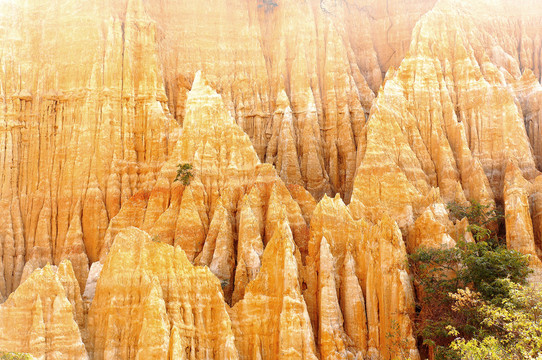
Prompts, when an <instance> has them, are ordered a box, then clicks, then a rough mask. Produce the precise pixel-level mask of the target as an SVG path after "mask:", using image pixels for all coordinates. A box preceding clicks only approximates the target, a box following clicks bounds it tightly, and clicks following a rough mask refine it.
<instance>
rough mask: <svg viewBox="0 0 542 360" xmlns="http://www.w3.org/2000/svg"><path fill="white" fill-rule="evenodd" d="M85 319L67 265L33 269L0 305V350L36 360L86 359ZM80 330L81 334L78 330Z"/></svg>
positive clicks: (69, 266)
mask: <svg viewBox="0 0 542 360" xmlns="http://www.w3.org/2000/svg"><path fill="white" fill-rule="evenodd" d="M84 328H85V320H84V314H83V306H82V301H81V293H80V292H79V285H78V283H77V279H76V278H75V274H74V272H73V269H72V266H71V263H70V262H69V261H63V262H62V263H60V265H59V266H58V268H57V267H53V266H51V265H47V266H45V267H44V268H43V269H37V270H35V271H34V272H32V274H31V275H30V276H29V277H28V278H27V279H26V280H25V281H24V282H23V283H22V284H21V286H20V287H19V288H18V289H17V290H16V291H15V292H14V293H13V294H11V296H10V297H9V298H8V299H7V300H6V301H5V302H4V303H3V304H2V305H0V349H2V350H4V351H13V352H24V353H29V354H32V355H33V356H34V357H36V358H37V359H44V360H47V359H73V360H83V359H88V356H87V351H86V349H85V345H84V344H83V341H82V340H81V331H82V332H84ZM80 330H81V331H80Z"/></svg>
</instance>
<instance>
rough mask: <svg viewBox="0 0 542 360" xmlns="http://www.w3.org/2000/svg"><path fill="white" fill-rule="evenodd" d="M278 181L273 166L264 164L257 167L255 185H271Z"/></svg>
mask: <svg viewBox="0 0 542 360" xmlns="http://www.w3.org/2000/svg"><path fill="white" fill-rule="evenodd" d="M276 180H278V176H277V171H276V170H275V167H274V166H273V165H271V164H268V163H264V164H259V165H258V166H256V180H255V181H254V184H259V183H260V184H269V183H272V182H274V181H276Z"/></svg>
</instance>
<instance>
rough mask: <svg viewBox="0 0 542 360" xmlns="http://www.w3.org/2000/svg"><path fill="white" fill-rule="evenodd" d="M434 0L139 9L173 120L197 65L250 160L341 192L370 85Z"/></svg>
mask: <svg viewBox="0 0 542 360" xmlns="http://www.w3.org/2000/svg"><path fill="white" fill-rule="evenodd" d="M434 3H435V0H418V1H402V0H401V1H393V2H392V1H388V2H384V1H375V0H356V1H351V0H349V1H319V0H310V1H302V2H300V1H293V0H281V1H270V0H258V1H249V2H245V1H233V2H231V1H218V2H217V1H213V0H203V1H197V2H182V3H179V2H178V1H161V2H160V4H159V6H154V4H152V3H149V2H148V3H147V6H146V10H147V11H148V13H149V14H150V16H151V17H152V18H153V19H157V21H158V23H159V24H160V30H161V38H160V41H159V50H160V59H161V61H162V64H163V68H164V69H165V71H164V81H165V84H166V91H167V94H168V99H169V108H170V109H171V111H172V113H173V114H174V115H175V118H177V119H178V120H180V121H181V122H182V121H183V119H184V113H185V106H186V94H187V92H188V90H189V89H190V83H191V82H192V80H193V79H194V76H195V73H196V72H197V71H198V70H203V71H204V72H205V74H207V75H208V77H209V79H210V81H211V82H212V83H213V85H214V86H215V88H216V89H217V90H218V92H219V93H220V94H221V95H222V97H223V99H224V102H225V104H226V106H227V108H228V110H229V111H230V112H231V113H232V115H233V117H234V119H235V120H236V122H237V123H238V124H239V125H240V126H241V127H242V128H243V130H245V132H246V133H247V134H248V135H249V136H250V138H251V140H252V142H253V144H254V148H255V150H256V153H257V154H258V156H259V157H260V160H262V161H265V162H269V163H272V164H274V165H276V167H277V171H278V172H279V174H280V176H281V177H282V178H283V180H284V181H285V182H286V183H288V184H290V183H294V184H299V183H302V184H303V185H305V186H306V188H307V189H308V190H309V191H310V192H311V194H313V195H314V196H315V197H316V198H321V196H322V195H323V194H324V193H328V194H329V193H335V192H340V193H341V194H342V195H344V196H346V197H347V198H349V197H350V192H351V190H352V181H353V177H354V172H355V170H356V169H355V159H354V156H353V153H352V152H353V151H355V149H356V148H357V147H358V146H359V142H360V141H361V140H360V136H361V128H362V126H363V124H364V123H365V117H366V114H368V113H369V109H370V106H371V102H372V100H373V98H374V93H375V92H376V91H377V90H378V88H379V86H380V84H381V82H382V78H383V74H384V73H385V72H386V71H387V69H388V68H389V67H390V66H397V65H398V64H399V61H400V60H401V59H402V57H403V56H404V54H405V53H406V51H407V50H408V43H409V41H410V33H411V31H412V29H413V27H414V25H415V23H416V21H417V20H418V19H419V17H420V16H421V15H422V14H423V13H425V12H426V11H428V10H429V9H430V8H431V7H432V6H433V4H434ZM202 12H205V14H206V16H204V17H201V16H200V15H199V14H201V13H202ZM293 19H295V21H293ZM209 59H213V60H212V61H210V60H209ZM292 125H293V126H292ZM287 149H288V151H286V150H287ZM285 162H286V163H285Z"/></svg>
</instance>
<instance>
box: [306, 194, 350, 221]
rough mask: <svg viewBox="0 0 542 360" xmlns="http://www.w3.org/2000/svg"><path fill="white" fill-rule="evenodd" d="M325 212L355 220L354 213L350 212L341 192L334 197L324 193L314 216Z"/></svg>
mask: <svg viewBox="0 0 542 360" xmlns="http://www.w3.org/2000/svg"><path fill="white" fill-rule="evenodd" d="M323 214H330V215H331V214H333V215H335V216H340V217H341V219H344V220H351V221H353V218H352V215H351V214H350V211H349V210H348V207H347V206H346V204H345V203H344V201H343V200H342V198H341V197H340V195H339V194H337V195H336V196H335V197H333V198H330V197H329V196H327V195H324V197H323V198H322V200H320V202H319V203H318V205H316V209H315V210H314V214H313V217H315V218H316V217H318V216H321V215H323Z"/></svg>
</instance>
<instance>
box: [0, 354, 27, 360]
mask: <svg viewBox="0 0 542 360" xmlns="http://www.w3.org/2000/svg"><path fill="white" fill-rule="evenodd" d="M32 359H34V357H33V356H32V355H30V354H24V353H14V352H0V360H32Z"/></svg>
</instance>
